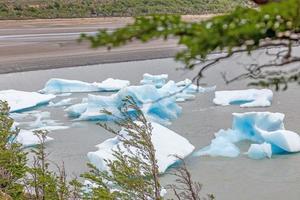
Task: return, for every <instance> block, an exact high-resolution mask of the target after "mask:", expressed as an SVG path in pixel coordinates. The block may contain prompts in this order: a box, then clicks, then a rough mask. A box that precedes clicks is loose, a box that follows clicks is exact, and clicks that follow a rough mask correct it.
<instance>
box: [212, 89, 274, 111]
mask: <svg viewBox="0 0 300 200" xmlns="http://www.w3.org/2000/svg"><path fill="white" fill-rule="evenodd" d="M272 99H273V92H272V91H271V90H269V89H261V90H258V89H248V90H230V91H216V92H215V98H214V100H213V102H214V103H215V104H216V105H222V106H228V105H240V107H267V106H271V104H272Z"/></svg>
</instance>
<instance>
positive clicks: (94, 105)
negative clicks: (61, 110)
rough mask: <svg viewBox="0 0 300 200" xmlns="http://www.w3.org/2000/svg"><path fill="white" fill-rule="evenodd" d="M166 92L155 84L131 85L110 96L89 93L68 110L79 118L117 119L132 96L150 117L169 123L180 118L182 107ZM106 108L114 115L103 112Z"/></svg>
mask: <svg viewBox="0 0 300 200" xmlns="http://www.w3.org/2000/svg"><path fill="white" fill-rule="evenodd" d="M164 94H165V93H163V92H160V91H159V90H158V89H157V88H156V87H155V86H153V85H142V86H129V87H126V88H123V89H121V90H120V91H119V92H117V93H116V94H112V95H110V96H100V95H92V94H89V95H88V98H87V100H84V101H83V102H82V103H80V104H75V105H73V106H71V107H69V108H67V109H66V111H67V113H68V115H69V116H71V117H78V120H102V121H109V120H115V119H116V118H115V116H117V117H120V114H121V113H120V110H119V108H120V107H121V106H122V105H123V103H124V102H123V100H124V99H125V98H126V97H128V96H130V97H132V98H133V100H134V101H135V102H136V103H137V105H138V106H139V107H140V109H141V110H142V111H143V112H144V113H145V115H146V116H147V117H148V118H149V119H151V120H153V121H157V122H160V123H168V122H169V121H171V120H174V119H176V118H178V116H179V114H180V113H181V107H179V106H178V105H177V104H176V99H175V97H168V98H163V97H164ZM104 109H105V110H107V111H109V112H111V113H112V114H113V116H112V115H108V114H106V113H103V112H101V110H104Z"/></svg>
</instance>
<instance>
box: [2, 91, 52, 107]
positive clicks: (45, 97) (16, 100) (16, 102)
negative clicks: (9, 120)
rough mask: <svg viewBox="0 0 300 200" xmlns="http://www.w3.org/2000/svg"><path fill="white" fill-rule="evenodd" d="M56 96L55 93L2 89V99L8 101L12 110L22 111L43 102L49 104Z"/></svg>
mask: <svg viewBox="0 0 300 200" xmlns="http://www.w3.org/2000/svg"><path fill="white" fill-rule="evenodd" d="M55 97H56V96H55V95H53V94H40V93H37V92H25V91H19V90H2V91H0V100H1V101H6V102H7V103H8V105H9V107H10V112H21V111H24V110H27V109H31V108H34V107H36V106H40V105H43V104H47V103H48V102H49V101H51V100H52V99H54V98H55Z"/></svg>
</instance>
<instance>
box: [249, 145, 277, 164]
mask: <svg viewBox="0 0 300 200" xmlns="http://www.w3.org/2000/svg"><path fill="white" fill-rule="evenodd" d="M247 155H248V157H249V158H252V159H256V160H258V159H263V158H271V156H272V147H271V144H269V143H266V142H264V143H262V144H251V146H250V148H249V150H248V152H247Z"/></svg>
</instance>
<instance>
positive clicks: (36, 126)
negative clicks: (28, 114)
mask: <svg viewBox="0 0 300 200" xmlns="http://www.w3.org/2000/svg"><path fill="white" fill-rule="evenodd" d="M33 116H34V117H35V118H36V120H35V121H33V122H27V123H28V124H29V126H30V128H31V129H32V130H47V131H55V130H61V129H68V128H69V127H68V126H63V125H62V123H58V122H57V121H56V120H52V119H49V118H50V112H38V113H33ZM25 124H26V123H25Z"/></svg>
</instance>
